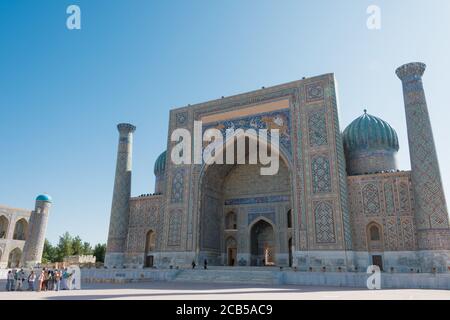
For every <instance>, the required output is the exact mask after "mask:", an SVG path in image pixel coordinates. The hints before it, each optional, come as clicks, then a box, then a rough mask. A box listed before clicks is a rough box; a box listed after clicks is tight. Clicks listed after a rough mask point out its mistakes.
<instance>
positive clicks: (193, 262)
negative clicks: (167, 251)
mask: <svg viewBox="0 0 450 320" xmlns="http://www.w3.org/2000/svg"><path fill="white" fill-rule="evenodd" d="M195 266H196V264H195V261H194V260H192V269H195Z"/></svg>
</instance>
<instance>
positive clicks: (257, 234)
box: [250, 220, 275, 266]
mask: <svg viewBox="0 0 450 320" xmlns="http://www.w3.org/2000/svg"><path fill="white" fill-rule="evenodd" d="M274 240H275V237H274V231H273V227H272V225H271V224H270V223H268V222H267V221H264V220H259V221H258V222H256V223H255V224H254V225H253V226H252V228H251V231H250V249H251V261H250V265H252V266H273V265H275V241H274Z"/></svg>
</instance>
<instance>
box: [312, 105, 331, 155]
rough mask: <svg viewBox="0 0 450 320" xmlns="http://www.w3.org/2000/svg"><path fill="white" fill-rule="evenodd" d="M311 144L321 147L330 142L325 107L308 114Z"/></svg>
mask: <svg viewBox="0 0 450 320" xmlns="http://www.w3.org/2000/svg"><path fill="white" fill-rule="evenodd" d="M308 129H309V132H308V133H309V146H310V147H319V146H323V145H326V144H327V143H328V138H327V122H326V120H325V110H324V109H323V108H321V109H319V110H316V111H314V112H311V113H310V114H309V115H308Z"/></svg>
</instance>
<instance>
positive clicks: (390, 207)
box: [384, 182, 395, 216]
mask: <svg viewBox="0 0 450 320" xmlns="http://www.w3.org/2000/svg"><path fill="white" fill-rule="evenodd" d="M392 188H393V187H392V183H391V182H386V183H385V184H384V198H385V204H386V214H387V215H389V216H393V215H394V214H395V204H394V191H393V189H392Z"/></svg>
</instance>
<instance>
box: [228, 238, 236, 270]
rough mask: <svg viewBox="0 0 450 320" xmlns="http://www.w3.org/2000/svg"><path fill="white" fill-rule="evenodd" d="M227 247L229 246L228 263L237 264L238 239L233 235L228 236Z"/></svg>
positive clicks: (229, 264)
mask: <svg viewBox="0 0 450 320" xmlns="http://www.w3.org/2000/svg"><path fill="white" fill-rule="evenodd" d="M226 248H227V265H228V266H235V265H236V257H237V243H236V239H234V238H233V237H228V238H227V240H226Z"/></svg>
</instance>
